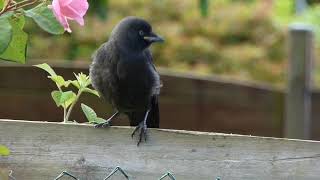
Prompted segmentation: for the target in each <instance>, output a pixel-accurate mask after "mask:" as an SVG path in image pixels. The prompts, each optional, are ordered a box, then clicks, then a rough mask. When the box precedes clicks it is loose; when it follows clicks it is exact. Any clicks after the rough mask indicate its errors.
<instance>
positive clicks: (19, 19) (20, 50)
mask: <svg viewBox="0 0 320 180" xmlns="http://www.w3.org/2000/svg"><path fill="white" fill-rule="evenodd" d="M9 22H10V25H11V26H12V38H11V41H10V43H9V46H8V47H7V48H6V50H5V51H3V52H2V54H0V59H3V60H6V61H14V62H18V63H22V64H24V63H25V62H26V50H27V40H28V34H27V33H25V32H24V31H23V27H24V24H25V18H24V16H23V15H17V16H11V17H10V18H9Z"/></svg>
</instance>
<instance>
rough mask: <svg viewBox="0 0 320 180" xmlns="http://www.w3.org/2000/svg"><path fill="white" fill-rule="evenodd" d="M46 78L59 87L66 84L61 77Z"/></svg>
mask: <svg viewBox="0 0 320 180" xmlns="http://www.w3.org/2000/svg"><path fill="white" fill-rule="evenodd" d="M48 77H49V78H50V79H52V80H53V81H54V82H55V83H56V84H57V86H59V87H62V86H64V85H65V83H66V81H65V80H64V79H63V77H62V76H59V75H56V76H48Z"/></svg>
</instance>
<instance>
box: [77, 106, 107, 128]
mask: <svg viewBox="0 0 320 180" xmlns="http://www.w3.org/2000/svg"><path fill="white" fill-rule="evenodd" d="M81 109H82V111H83V113H84V115H85V116H86V117H87V119H88V121H89V123H93V124H97V123H103V122H106V120H105V119H103V118H99V117H97V114H96V112H94V110H93V109H92V108H90V107H89V106H87V105H85V104H82V103H81Z"/></svg>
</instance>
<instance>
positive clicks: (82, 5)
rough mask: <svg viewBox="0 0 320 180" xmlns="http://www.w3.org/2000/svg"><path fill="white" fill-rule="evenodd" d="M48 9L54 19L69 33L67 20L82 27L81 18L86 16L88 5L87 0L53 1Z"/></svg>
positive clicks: (82, 21)
mask: <svg viewBox="0 0 320 180" xmlns="http://www.w3.org/2000/svg"><path fill="white" fill-rule="evenodd" d="M50 7H51V8H52V11H53V14H54V15H55V16H56V19H57V20H58V21H59V22H60V24H61V25H62V26H63V27H64V29H65V30H66V31H68V32H69V33H70V32H71V29H70V26H69V23H68V19H70V20H75V21H77V22H78V23H79V24H80V25H81V26H83V25H84V20H83V16H84V15H85V14H86V12H87V10H88V8H89V4H88V1H87V0H53V1H52V6H50Z"/></svg>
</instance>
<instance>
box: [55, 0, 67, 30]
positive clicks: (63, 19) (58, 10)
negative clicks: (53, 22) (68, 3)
mask: <svg viewBox="0 0 320 180" xmlns="http://www.w3.org/2000/svg"><path fill="white" fill-rule="evenodd" d="M52 11H53V14H54V16H55V17H56V19H57V20H58V21H59V23H60V24H61V25H62V26H63V27H64V29H65V30H67V31H68V32H69V31H71V30H70V26H69V23H68V21H67V19H66V17H65V16H64V15H63V14H62V12H61V7H60V4H59V0H53V1H52Z"/></svg>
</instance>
